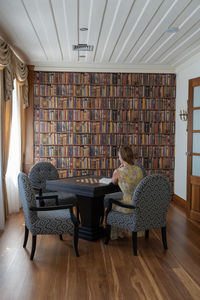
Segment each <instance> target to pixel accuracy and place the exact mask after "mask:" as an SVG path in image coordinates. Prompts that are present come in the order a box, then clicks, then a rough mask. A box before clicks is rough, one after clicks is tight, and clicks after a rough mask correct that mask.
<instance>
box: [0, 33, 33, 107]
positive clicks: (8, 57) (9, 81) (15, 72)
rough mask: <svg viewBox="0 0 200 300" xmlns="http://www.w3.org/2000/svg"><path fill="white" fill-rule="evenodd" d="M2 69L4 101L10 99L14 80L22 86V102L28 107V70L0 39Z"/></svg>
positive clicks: (0, 66)
mask: <svg viewBox="0 0 200 300" xmlns="http://www.w3.org/2000/svg"><path fill="white" fill-rule="evenodd" d="M2 68H4V90H5V94H4V95H5V98H4V99H5V101H7V100H9V99H11V95H12V91H13V79H14V78H16V79H17V81H18V82H20V83H21V84H22V85H23V86H24V88H23V89H24V92H23V102H24V107H25V108H26V107H27V106H28V81H27V78H28V68H27V66H26V64H24V63H23V62H22V61H21V60H20V59H19V58H18V57H17V56H16V55H15V53H14V52H13V51H12V50H11V49H10V47H9V46H8V44H7V43H6V42H5V41H4V40H3V39H2V38H0V69H2Z"/></svg>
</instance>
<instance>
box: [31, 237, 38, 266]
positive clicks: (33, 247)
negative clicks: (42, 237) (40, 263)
mask: <svg viewBox="0 0 200 300" xmlns="http://www.w3.org/2000/svg"><path fill="white" fill-rule="evenodd" d="M36 238H37V235H33V236H32V250H31V256H30V260H33V257H34V254H35V248H36Z"/></svg>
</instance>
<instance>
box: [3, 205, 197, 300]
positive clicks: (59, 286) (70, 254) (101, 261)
mask: <svg viewBox="0 0 200 300" xmlns="http://www.w3.org/2000/svg"><path fill="white" fill-rule="evenodd" d="M199 234H200V225H199V223H196V222H194V221H191V220H188V219H187V218H186V216H185V213H184V211H183V210H180V209H179V208H177V207H176V206H175V205H171V206H170V209H169V212H168V217H167V239H168V248H169V249H168V250H167V251H164V249H163V247H162V242H161V233H160V230H157V229H156V230H152V231H150V234H149V239H148V240H145V239H144V238H139V239H138V240H139V241H138V256H137V257H134V256H133V251H132V242H131V239H130V238H125V239H119V240H115V241H110V243H109V245H108V246H105V245H104V240H103V239H102V240H99V241H97V242H88V241H84V240H81V239H80V240H79V251H80V257H79V258H77V257H76V256H75V253H74V249H73V244H72V237H71V236H68V235H64V236H63V237H64V241H63V242H62V241H60V240H59V237H57V236H38V239H37V248H36V253H35V258H34V261H33V262H31V261H30V259H29V255H30V249H31V238H30V237H29V240H28V243H27V248H26V249H23V247H22V244H23V238H24V219H23V213H22V212H20V213H19V214H13V215H12V216H10V217H9V219H8V220H7V222H6V228H5V231H4V232H1V233H0V270H1V271H0V295H1V296H0V298H1V300H15V299H16V300H18V299H20V300H23V299H24V300H32V299H39V300H40V299H41V300H44V299H48V300H49V299H59V300H60V299H69V300H79V299H81V300H88V299H89V300H93V299H95V300H102V299H105V300H118V299H119V300H121V299H122V300H129V299H134V300H135V299H136V300H137V299H147V300H149V299H153V300H154V299H155V300H156V299H159V300H160V299H170V300H171V299H187V300H188V299H195V300H196V299H199V295H200V276H199V274H200V239H199Z"/></svg>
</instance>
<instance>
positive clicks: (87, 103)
mask: <svg viewBox="0 0 200 300" xmlns="http://www.w3.org/2000/svg"><path fill="white" fill-rule="evenodd" d="M35 108H50V109H52V108H53V109H55V108H56V109H122V110H123V109H124V110H129V109H139V110H141V109H156V110H173V109H175V99H173V98H172V99H169V98H167V99H155V98H143V99H137V98H133V99H131V98H114V97H113V98H79V97H53V96H52V97H51V96H47V97H43V96H41V97H35Z"/></svg>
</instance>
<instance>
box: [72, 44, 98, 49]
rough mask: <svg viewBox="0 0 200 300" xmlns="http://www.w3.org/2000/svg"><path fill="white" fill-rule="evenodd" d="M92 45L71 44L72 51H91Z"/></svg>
mask: <svg viewBox="0 0 200 300" xmlns="http://www.w3.org/2000/svg"><path fill="white" fill-rule="evenodd" d="M93 48H94V46H92V45H87V44H78V45H72V50H73V51H93Z"/></svg>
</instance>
